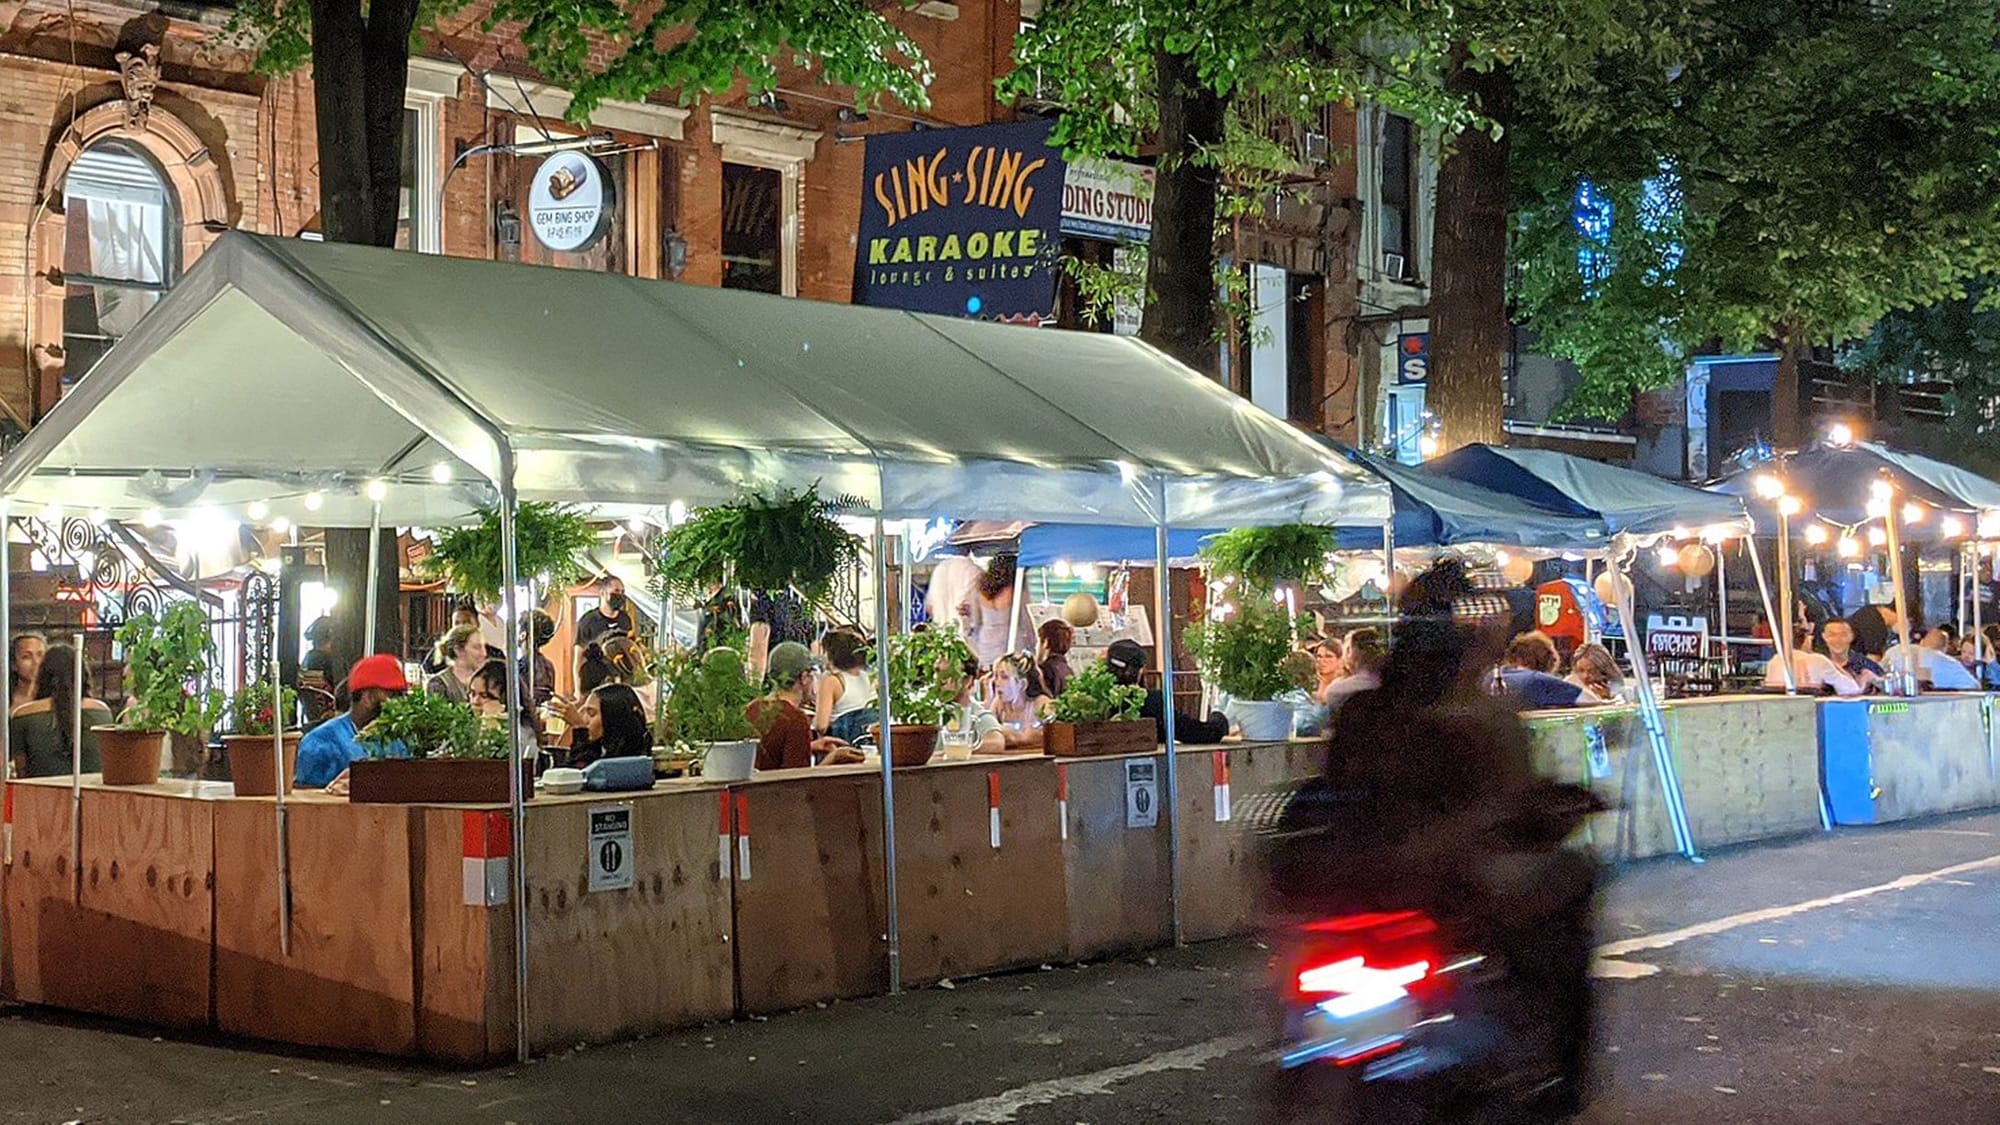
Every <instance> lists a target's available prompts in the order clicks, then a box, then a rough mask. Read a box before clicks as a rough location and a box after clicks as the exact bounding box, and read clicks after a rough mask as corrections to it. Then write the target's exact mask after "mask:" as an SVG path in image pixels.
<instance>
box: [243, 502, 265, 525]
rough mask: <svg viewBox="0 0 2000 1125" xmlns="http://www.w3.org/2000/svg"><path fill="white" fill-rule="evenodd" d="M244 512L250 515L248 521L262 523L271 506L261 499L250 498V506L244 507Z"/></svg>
mask: <svg viewBox="0 0 2000 1125" xmlns="http://www.w3.org/2000/svg"><path fill="white" fill-rule="evenodd" d="M244 512H245V514H247V515H248V516H249V517H250V522H252V523H262V522H263V521H264V520H265V519H266V518H268V517H269V516H270V514H271V506H270V505H269V504H266V503H264V502H263V501H262V500H252V501H250V506H249V507H248V508H245V509H244Z"/></svg>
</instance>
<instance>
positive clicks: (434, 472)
mask: <svg viewBox="0 0 2000 1125" xmlns="http://www.w3.org/2000/svg"><path fill="white" fill-rule="evenodd" d="M451 474H452V469H451V462H449V461H439V462H438V463H437V464H435V465H432V466H431V479H432V480H434V481H436V482H437V483H439V484H450V483H451Z"/></svg>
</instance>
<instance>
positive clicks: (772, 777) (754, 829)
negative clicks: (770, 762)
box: [704, 766, 910, 1013]
mask: <svg viewBox="0 0 2000 1125" xmlns="http://www.w3.org/2000/svg"><path fill="white" fill-rule="evenodd" d="M909 772H910V771H907V770H906V771H902V772H900V773H898V774H897V776H896V780H897V781H898V783H901V782H902V781H903V779H904V778H905V777H907V776H908V775H909ZM728 817H729V820H728V823H730V824H731V825H732V827H733V833H734V837H733V839H732V840H731V843H732V844H733V845H734V846H733V847H732V848H731V849H730V850H731V852H732V853H733V854H732V856H731V865H730V867H731V875H732V877H733V878H734V880H735V884H734V891H735V909H736V919H735V933H736V980H737V987H738V1004H739V1007H740V1009H741V1010H742V1011H744V1012H746V1013H755V1012H776V1011H784V1010H786V1009H789V1008H797V1007H801V1006H804V1005H806V1004H811V1003H814V1002H816V1001H821V1000H835V999H846V998H849V997H856V996H874V995H877V994H880V993H883V992H887V991H888V989H889V962H888V952H887V947H886V944H885V943H886V941H887V935H888V925H889V923H888V908H887V906H886V903H885V895H886V893H887V892H886V891H885V890H884V885H883V874H882V781H881V778H880V776H879V775H877V774H876V773H875V772H874V771H873V770H872V769H870V768H868V767H863V766H843V767H835V768H833V769H819V770H787V771H783V772H779V773H772V774H764V775H759V779H758V780H755V781H751V782H747V783H745V784H742V785H738V786H735V787H733V788H731V789H730V791H729V808H728ZM704 819H705V820H706V822H707V823H708V824H709V825H711V826H712V827H714V828H715V829H716V830H717V832H718V835H720V830H721V828H722V825H723V824H724V821H723V819H722V809H721V807H720V806H719V805H718V807H717V808H716V809H715V811H712V812H710V813H709V814H708V816H707V817H705V818H704ZM719 844H720V840H718V845H719ZM904 894H905V896H907V895H908V894H909V892H908V891H907V890H906V891H904ZM906 901H907V898H906ZM905 909H908V908H907V907H905Z"/></svg>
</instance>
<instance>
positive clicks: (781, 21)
mask: <svg viewBox="0 0 2000 1125" xmlns="http://www.w3.org/2000/svg"><path fill="white" fill-rule="evenodd" d="M466 7H467V4H466V3H465V0H245V2H244V3H243V4H242V5H241V6H239V7H238V8H237V10H236V13H235V15H234V16H233V17H232V20H231V23H230V34H232V35H233V36H235V37H237V38H239V39H242V40H246V41H249V42H252V43H254V44H255V45H256V47H257V50H258V59H257V65H258V68H259V69H260V70H262V71H263V72H265V73H267V74H285V73H289V72H291V71H293V70H296V69H298V68H299V67H300V66H303V65H306V64H308V63H310V65H311V67H312V74H313V107H314V111H315V115H316V119H317V127H318V134H317V138H316V139H317V146H318V154H319V185H320V230H321V233H322V235H323V236H324V237H325V238H326V239H327V240H328V241H330V242H352V243H361V244H366V245H372V246H394V245H395V240H396V219H397V210H398V203H397V196H398V191H399V189H400V187H401V160H402V150H403V100H404V96H405V92H406V87H407V85H408V80H409V59H410V53H411V50H412V48H413V47H415V46H417V45H418V44H419V43H420V42H421V40H422V38H423V36H424V35H425V34H427V33H428V32H430V31H432V30H433V29H435V28H437V27H438V25H439V21H440V20H444V19H447V18H450V17H453V16H456V15H459V14H460V13H462V12H463V10H464V9H465V8H466ZM485 20H486V24H487V26H488V27H489V28H491V27H494V26H497V25H499V24H502V23H507V24H510V25H515V26H518V28H519V42H520V43H521V44H522V45H523V47H524V48H525V52H526V61H527V62H528V64H529V65H530V66H531V67H533V68H534V69H535V70H537V71H538V72H540V73H541V74H542V75H543V76H544V77H546V78H548V79H549V80H550V81H552V82H556V83H559V84H563V85H567V86H569V87H571V88H572V90H573V91H574V94H575V97H574V99H573V100H572V102H571V103H570V110H569V112H570V114H571V116H572V117H573V118H575V119H576V120H578V121H585V120H588V118H589V115H590V113H591V111H592V110H594V109H596V108H597V106H598V105H599V104H600V103H601V102H602V101H603V100H604V99H606V98H626V99H632V100H638V99H643V98H645V97H647V96H648V95H650V94H652V93H654V92H655V91H659V90H671V91H674V92H675V93H677V94H678V95H679V97H680V98H681V100H682V101H684V102H686V101H693V100H694V99H696V98H698V97H700V96H701V95H703V94H707V93H716V92H720V91H725V90H728V89H730V88H731V87H733V86H734V85H735V83H736V82H737V81H738V79H739V78H740V79H742V80H744V81H746V82H747V83H748V85H749V87H750V89H751V90H752V91H753V92H761V91H768V90H769V89H771V88H772V87H773V86H775V85H776V83H777V79H778V66H779V63H780V61H781V60H784V59H790V60H791V61H792V62H793V63H794V64H795V65H799V66H817V67H818V68H819V69H820V71H821V72H822V74H823V75H824V76H825V78H826V79H827V81H829V82H832V83H835V84H839V85H845V86H849V87H852V88H853V89H854V90H855V91H856V94H855V96H856V100H857V103H860V104H864V105H865V104H866V103H867V102H869V101H872V100H874V99H877V98H881V97H884V96H888V97H894V98H895V99H897V100H898V101H900V102H902V103H903V104H904V105H906V106H909V107H912V108H917V109H921V108H923V107H925V106H927V105H928V104H929V97H928V92H927V91H928V88H929V84H930V78H931V71H930V66H929V64H928V63H927V62H926V61H925V59H924V57H923V54H922V52H921V51H920V50H919V49H918V48H917V46H916V44H915V43H914V42H913V41H912V40H911V39H910V38H909V37H908V36H907V35H905V34H903V32H902V31H901V30H899V29H898V28H897V27H896V26H895V25H894V24H893V23H891V22H890V21H889V20H888V19H887V17H885V16H884V15H883V14H882V13H881V12H879V11H877V10H876V9H875V8H874V7H873V6H871V5H870V4H868V3H867V2H866V0H774V2H768V3H755V4H738V3H731V2H729V0H689V2H687V3H684V4H666V5H658V6H655V5H641V4H636V3H626V2H624V0H573V2H555V0H498V2H497V3H495V4H494V5H493V6H492V8H491V10H490V12H489V14H488V15H487V16H486V17H485ZM594 50H604V51H608V54H609V60H608V61H607V62H605V63H603V64H602V65H601V66H595V67H594V66H593V65H592V63H591V58H592V52H593V51H594ZM599 57H600V58H602V57H604V56H603V55H599ZM384 538H385V542H384V544H383V551H382V553H381V554H380V555H379V556H378V557H377V558H376V559H375V560H373V563H372V565H374V566H375V567H376V568H377V571H378V573H379V574H380V576H381V578H380V589H381V593H382V596H381V598H380V601H379V603H378V609H377V615H378V619H379V621H380V625H379V626H378V627H379V629H380V630H381V636H382V637H383V638H386V639H389V640H391V641H393V640H394V639H395V638H396V637H397V635H398V633H399V632H400V629H401V626H400V622H401V620H402V613H401V599H400V597H399V596H398V592H397V589H398V578H397V563H398V559H399V552H397V551H396V549H395V548H396V542H395V539H396V537H395V535H394V534H393V533H391V534H388V535H385V537H384ZM326 543H327V562H328V569H329V572H330V575H329V576H330V577H331V578H332V580H333V582H334V584H335V586H336V588H342V589H347V590H349V591H359V590H360V589H362V588H363V587H364V586H365V585H366V575H367V567H368V566H369V565H371V563H370V560H369V559H368V550H367V533H366V532H363V531H354V530H350V529H335V528H329V529H327V532H326ZM361 602H362V599H361V598H359V597H350V598H348V599H346V600H344V601H342V602H341V603H340V606H341V610H342V611H341V612H339V613H336V615H335V618H334V645H333V647H334V651H335V652H336V653H337V654H341V655H344V656H354V655H357V654H359V653H360V651H361V640H360V637H361V629H362V625H361V622H362V620H363V616H362V615H363V612H364V611H363V609H362V606H361Z"/></svg>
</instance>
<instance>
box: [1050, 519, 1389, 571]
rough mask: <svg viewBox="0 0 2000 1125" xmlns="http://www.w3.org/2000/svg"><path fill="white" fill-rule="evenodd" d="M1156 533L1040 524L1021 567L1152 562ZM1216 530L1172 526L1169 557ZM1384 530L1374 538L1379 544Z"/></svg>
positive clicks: (1190, 550)
mask: <svg viewBox="0 0 2000 1125" xmlns="http://www.w3.org/2000/svg"><path fill="white" fill-rule="evenodd" d="M1157 534H1158V533H1157V532H1156V531H1155V529H1153V528H1150V527H1110V526H1104V525H1099V524H1088V523H1038V524H1031V525H1029V526H1027V527H1024V528H1022V529H1021V536H1020V543H1021V557H1020V565H1022V566H1050V565H1052V564H1054V563H1056V562H1059V561H1063V560H1068V561H1069V562H1074V563H1121V562H1153V561H1154V560H1156V559H1157V558H1159V539H1158V538H1157ZM1215 534H1217V532H1216V531H1215V530H1213V529H1195V528H1179V527H1177V528H1173V529H1172V530H1170V531H1168V532H1167V557H1168V558H1173V559H1191V558H1193V557H1194V556H1195V553H1196V552H1197V551H1198V550H1199V549H1200V547H1201V541H1202V540H1204V539H1206V538H1208V537H1209V536H1211V535H1215ZM1381 539H1382V535H1381V532H1379V531H1377V532H1376V535H1375V540H1376V542H1377V543H1380V542H1381Z"/></svg>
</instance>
